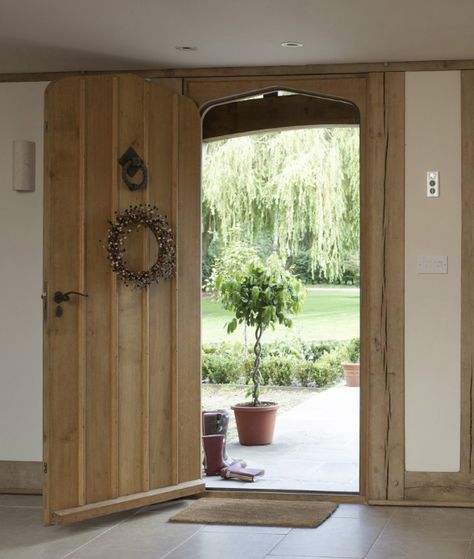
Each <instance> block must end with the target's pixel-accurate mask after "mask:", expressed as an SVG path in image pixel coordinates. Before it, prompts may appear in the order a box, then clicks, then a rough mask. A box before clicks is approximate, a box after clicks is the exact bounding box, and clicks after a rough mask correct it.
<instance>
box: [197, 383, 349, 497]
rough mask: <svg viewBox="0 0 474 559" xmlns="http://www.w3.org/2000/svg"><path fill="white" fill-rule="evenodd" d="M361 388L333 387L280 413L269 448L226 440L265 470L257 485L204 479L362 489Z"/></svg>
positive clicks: (215, 484) (235, 453)
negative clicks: (360, 461)
mask: <svg viewBox="0 0 474 559" xmlns="http://www.w3.org/2000/svg"><path fill="white" fill-rule="evenodd" d="M359 392H360V391H359V389H358V388H349V387H346V386H343V385H340V386H335V387H333V388H330V389H328V390H326V391H324V392H320V393H317V394H315V395H314V396H312V397H311V398H308V399H307V400H305V401H304V402H303V403H301V404H299V405H298V406H295V407H294V408H293V409H291V410H290V411H288V412H286V413H283V414H281V415H279V416H278V417H277V423H276V428H275V439H274V442H273V444H271V445H266V446H241V445H240V444H239V442H238V441H237V440H236V441H232V442H230V443H229V444H228V446H227V449H228V454H229V455H230V456H231V457H232V458H242V459H244V460H245V461H246V462H247V464H248V466H250V467H260V468H264V469H265V475H264V476H263V477H262V478H261V479H259V480H258V481H256V482H255V483H248V482H242V481H233V480H223V479H221V478H220V477H217V476H216V477H214V476H209V477H205V481H206V487H208V488H212V489H215V488H221V489H222V488H225V489H226V488H232V489H235V488H239V489H267V490H275V489H278V490H297V491H330V492H347V493H357V492H358V491H359Z"/></svg>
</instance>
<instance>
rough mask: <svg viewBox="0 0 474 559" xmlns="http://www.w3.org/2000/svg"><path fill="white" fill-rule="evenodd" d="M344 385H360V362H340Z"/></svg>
mask: <svg viewBox="0 0 474 559" xmlns="http://www.w3.org/2000/svg"><path fill="white" fill-rule="evenodd" d="M342 370H343V371H344V379H345V381H346V386H353V387H354V386H360V364H359V363H342Z"/></svg>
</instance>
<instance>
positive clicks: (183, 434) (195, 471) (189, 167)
mask: <svg viewBox="0 0 474 559" xmlns="http://www.w3.org/2000/svg"><path fill="white" fill-rule="evenodd" d="M178 130H179V144H178V178H179V181H178V193H177V194H178V199H177V214H178V224H177V260H178V270H177V335H178V339H177V359H178V362H177V374H178V480H179V482H184V481H190V480H193V479H198V478H199V476H200V470H201V464H200V454H201V421H200V415H201V411H200V410H201V336H200V330H201V329H200V322H201V219H200V215H201V212H200V208H201V188H200V179H201V177H200V174H201V169H200V162H201V135H200V119H199V113H198V112H197V110H196V106H195V105H194V103H193V102H192V101H191V100H190V99H186V98H184V97H182V98H180V100H179V125H178Z"/></svg>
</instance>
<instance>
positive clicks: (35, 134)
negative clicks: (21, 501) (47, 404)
mask: <svg viewBox="0 0 474 559" xmlns="http://www.w3.org/2000/svg"><path fill="white" fill-rule="evenodd" d="M45 87H46V84H45V83H31V84H30V83H20V84H0V460H41V457H42V421H41V419H42V306H41V299H40V296H41V291H42V283H41V282H42V265H43V264H42V258H43V257H42V226H43V225H42V224H43V188H42V186H43V180H42V177H43V95H44V90H45ZM15 139H19V140H30V141H34V142H36V191H35V192H33V193H26V192H14V191H12V189H11V185H12V141H13V140H15Z"/></svg>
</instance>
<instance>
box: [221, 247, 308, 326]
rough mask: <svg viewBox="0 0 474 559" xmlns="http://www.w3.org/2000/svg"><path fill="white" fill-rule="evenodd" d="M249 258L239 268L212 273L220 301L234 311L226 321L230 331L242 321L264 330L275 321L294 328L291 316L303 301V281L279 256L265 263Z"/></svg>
mask: <svg viewBox="0 0 474 559" xmlns="http://www.w3.org/2000/svg"><path fill="white" fill-rule="evenodd" d="M246 260H247V264H246V265H244V264H243V263H240V266H239V267H237V266H236V267H233V268H232V267H230V268H225V269H224V270H223V271H219V268H217V273H216V274H215V275H214V274H212V277H213V278H214V280H213V286H214V289H215V292H216V293H217V295H218V298H219V300H220V301H221V302H222V305H223V306H224V308H225V309H226V310H229V311H232V312H233V313H234V314H235V317H234V318H233V319H232V320H231V321H230V322H229V323H228V324H227V332H228V333H231V332H233V331H234V330H235V329H236V328H237V325H238V324H242V323H244V324H246V325H247V326H251V327H257V328H258V327H259V328H261V329H262V331H264V330H265V329H266V328H268V327H269V326H271V327H274V326H275V324H283V325H284V326H287V327H291V325H292V321H291V318H292V316H293V315H295V314H296V313H297V312H299V310H300V309H301V305H302V303H303V298H304V291H303V286H302V284H301V282H300V281H299V280H298V279H297V278H295V276H294V275H293V274H292V273H291V272H290V271H288V270H286V269H285V267H284V265H283V263H282V262H281V260H280V259H279V258H278V257H276V256H271V257H270V258H269V259H268V260H267V262H266V263H263V262H261V261H260V260H259V259H258V257H256V256H253V257H252V256H251V255H247V257H246ZM229 270H231V273H229Z"/></svg>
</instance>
